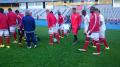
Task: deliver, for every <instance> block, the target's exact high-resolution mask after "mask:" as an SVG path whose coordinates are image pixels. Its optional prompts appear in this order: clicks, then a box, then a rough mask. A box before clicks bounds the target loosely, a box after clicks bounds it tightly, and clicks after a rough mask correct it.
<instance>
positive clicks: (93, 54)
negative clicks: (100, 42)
mask: <svg viewBox="0 0 120 67" xmlns="http://www.w3.org/2000/svg"><path fill="white" fill-rule="evenodd" d="M92 54H93V55H100V53H92Z"/></svg>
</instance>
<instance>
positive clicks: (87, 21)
mask: <svg viewBox="0 0 120 67" xmlns="http://www.w3.org/2000/svg"><path fill="white" fill-rule="evenodd" d="M83 20H84V33H87V30H88V26H89V22H90V17H89V16H88V15H86V16H85V17H84V19H83Z"/></svg>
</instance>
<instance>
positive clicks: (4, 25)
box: [0, 13, 8, 29]
mask: <svg viewBox="0 0 120 67" xmlns="http://www.w3.org/2000/svg"><path fill="white" fill-rule="evenodd" d="M0 29H8V17H7V16H6V15H5V14H2V13H0Z"/></svg>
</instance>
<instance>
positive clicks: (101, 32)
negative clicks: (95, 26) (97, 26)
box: [99, 30, 105, 38]
mask: <svg viewBox="0 0 120 67" xmlns="http://www.w3.org/2000/svg"><path fill="white" fill-rule="evenodd" d="M99 36H100V38H105V30H101V31H100V32H99Z"/></svg>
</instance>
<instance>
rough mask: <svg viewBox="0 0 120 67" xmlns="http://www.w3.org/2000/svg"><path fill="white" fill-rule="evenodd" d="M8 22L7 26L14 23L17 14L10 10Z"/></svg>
mask: <svg viewBox="0 0 120 67" xmlns="http://www.w3.org/2000/svg"><path fill="white" fill-rule="evenodd" d="M7 16H8V24H9V26H12V25H16V20H17V15H16V14H15V13H13V12H12V11H10V12H9V13H8V14H7Z"/></svg>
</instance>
